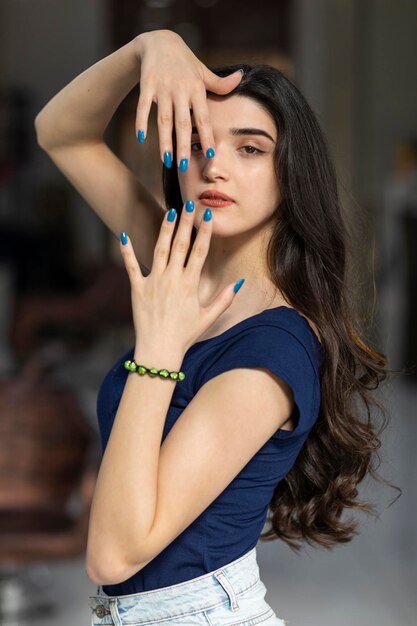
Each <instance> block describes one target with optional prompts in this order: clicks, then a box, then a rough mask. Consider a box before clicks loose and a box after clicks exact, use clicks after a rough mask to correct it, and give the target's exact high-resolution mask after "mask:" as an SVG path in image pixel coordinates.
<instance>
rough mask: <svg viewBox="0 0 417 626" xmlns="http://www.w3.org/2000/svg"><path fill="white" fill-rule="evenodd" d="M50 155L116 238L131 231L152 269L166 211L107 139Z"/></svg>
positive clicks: (138, 252) (143, 259) (140, 257)
mask: <svg viewBox="0 0 417 626" xmlns="http://www.w3.org/2000/svg"><path fill="white" fill-rule="evenodd" d="M47 154H48V156H49V157H50V158H51V159H52V161H53V162H54V163H55V165H56V166H57V167H58V168H59V169H60V170H61V172H62V173H63V174H64V175H65V176H66V178H67V179H68V180H69V181H70V182H71V183H72V185H73V186H74V187H75V188H76V189H77V191H78V192H79V193H80V194H81V196H82V197H83V198H84V199H85V201H86V202H87V203H88V204H89V205H90V206H91V208H92V209H93V210H94V211H95V213H97V215H98V216H99V217H100V219H101V220H102V221H103V222H104V223H105V224H106V226H107V227H108V228H109V229H110V230H111V231H112V232H113V233H114V235H115V236H116V237H117V238H119V236H120V233H121V232H122V231H125V232H126V233H127V234H128V236H129V237H130V239H131V241H132V245H133V248H134V251H135V254H136V257H137V259H138V261H139V262H140V264H141V265H143V266H144V267H145V268H147V269H148V270H150V269H151V268H152V261H153V253H154V248H155V245H156V241H157V239H158V236H159V231H160V228H161V224H162V220H163V218H164V215H165V210H164V209H163V208H162V207H161V205H160V204H159V203H158V202H157V200H156V199H155V198H154V196H153V195H152V194H151V193H150V192H149V191H148V190H147V189H146V188H145V187H144V186H143V185H142V183H141V182H140V181H139V180H138V178H137V177H136V176H135V175H134V174H133V172H132V171H131V170H130V169H129V168H128V167H127V166H126V165H125V164H124V163H123V162H122V161H121V160H120V159H119V158H118V157H117V156H116V155H115V154H114V152H112V151H111V150H110V148H109V147H108V146H107V145H106V143H104V142H99V143H96V144H85V145H80V146H71V147H68V146H67V147H62V148H54V149H52V150H48V151H47Z"/></svg>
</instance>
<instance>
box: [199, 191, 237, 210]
mask: <svg viewBox="0 0 417 626" xmlns="http://www.w3.org/2000/svg"><path fill="white" fill-rule="evenodd" d="M200 200H201V201H202V203H203V204H204V205H206V206H211V207H223V206H228V205H229V204H233V202H234V200H232V198H229V196H227V195H226V194H224V193H221V192H220V191H214V190H213V191H204V192H203V193H202V194H201V195H200Z"/></svg>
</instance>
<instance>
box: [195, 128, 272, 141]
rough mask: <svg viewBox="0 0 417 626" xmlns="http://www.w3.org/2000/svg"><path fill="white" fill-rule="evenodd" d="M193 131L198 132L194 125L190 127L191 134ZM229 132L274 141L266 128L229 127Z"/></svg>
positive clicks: (238, 135) (237, 135)
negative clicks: (259, 136) (260, 136)
mask: <svg viewBox="0 0 417 626" xmlns="http://www.w3.org/2000/svg"><path fill="white" fill-rule="evenodd" d="M194 133H195V134H197V135H198V134H199V133H198V130H197V128H196V126H193V127H192V129H191V134H193V135H194ZM229 133H230V134H231V135H234V136H235V137H240V136H242V135H262V136H263V137H266V138H267V139H270V140H271V141H272V143H275V140H274V139H273V138H272V137H271V135H270V134H269V133H267V132H266V130H262V128H229Z"/></svg>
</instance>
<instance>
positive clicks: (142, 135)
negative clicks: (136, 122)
mask: <svg viewBox="0 0 417 626" xmlns="http://www.w3.org/2000/svg"><path fill="white" fill-rule="evenodd" d="M138 141H139V143H144V142H145V131H144V130H138Z"/></svg>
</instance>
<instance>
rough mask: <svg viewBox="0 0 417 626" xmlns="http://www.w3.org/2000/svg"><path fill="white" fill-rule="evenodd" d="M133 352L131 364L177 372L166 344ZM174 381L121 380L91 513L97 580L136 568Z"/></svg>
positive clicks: (178, 360)
mask: <svg viewBox="0 0 417 626" xmlns="http://www.w3.org/2000/svg"><path fill="white" fill-rule="evenodd" d="M136 354H137V355H138V356H136V357H135V360H136V363H143V364H145V365H146V366H148V367H157V368H158V369H161V368H162V367H166V368H167V369H168V370H169V371H179V368H180V367H181V364H182V361H183V357H184V354H183V353H182V352H181V351H179V350H177V349H176V348H175V347H172V348H167V347H166V346H165V347H161V349H157V348H156V347H155V349H152V351H151V352H149V351H148V350H147V351H146V353H142V352H140V351H139V352H137V351H136ZM161 355H162V356H161ZM175 384H181V383H178V382H177V383H175V382H173V381H172V380H163V379H161V378H159V377H155V378H151V377H150V376H149V375H147V374H145V375H144V376H140V375H139V374H129V375H128V378H127V380H126V384H125V387H124V390H123V394H122V397H121V400H120V404H119V407H118V410H117V413H116V416H115V419H114V423H113V426H112V430H111V433H110V438H109V441H108V443H107V446H106V449H105V452H104V455H103V459H102V461H101V465H100V470H99V473H98V477H97V482H96V486H95V491H94V496H93V501H92V504H91V512H90V521H89V529H88V542H87V563H86V570H87V572H88V574H89V576H90V578H91V579H92V580H94V581H96V582H100V583H101V584H112V583H115V582H120V581H121V580H124V578H125V577H126V572H127V569H128V568H129V567H130V570H131V569H132V563H136V562H137V565H138V569H139V565H140V560H141V557H140V554H141V551H142V553H143V546H144V545H145V542H146V538H147V537H148V535H149V532H150V530H151V528H152V524H153V521H154V518H155V512H156V505H157V484H158V466H159V455H160V448H161V441H162V434H163V429H164V424H165V419H166V415H167V413H168V409H169V405H170V403H171V399H172V394H173V392H174V388H175ZM130 570H129V571H130Z"/></svg>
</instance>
